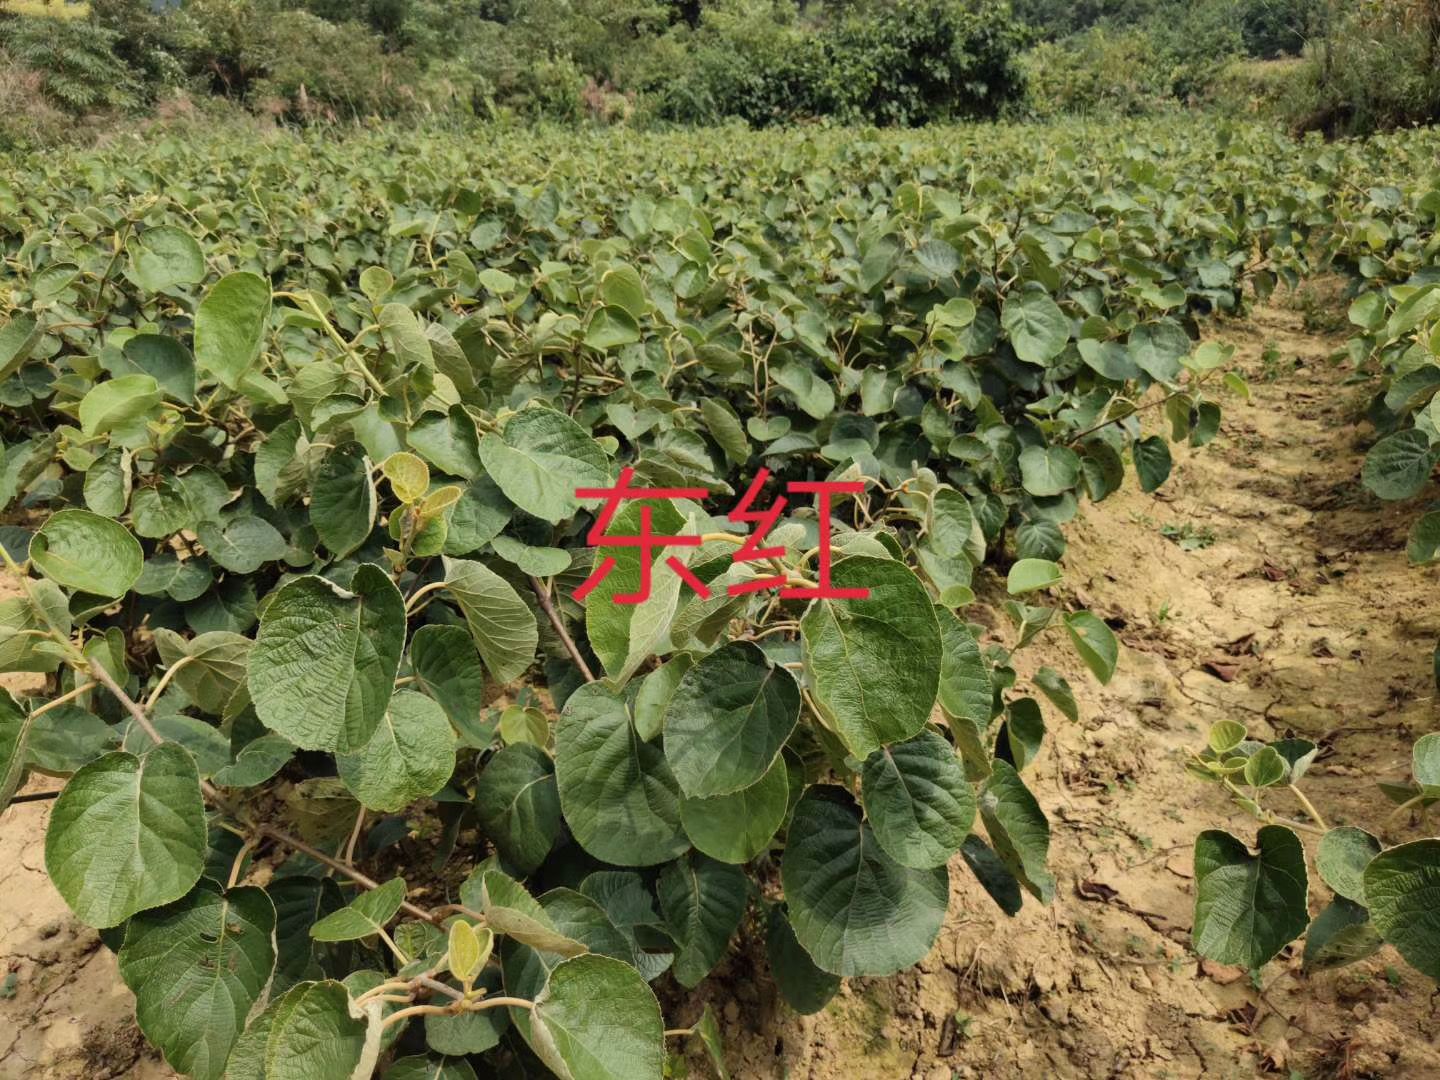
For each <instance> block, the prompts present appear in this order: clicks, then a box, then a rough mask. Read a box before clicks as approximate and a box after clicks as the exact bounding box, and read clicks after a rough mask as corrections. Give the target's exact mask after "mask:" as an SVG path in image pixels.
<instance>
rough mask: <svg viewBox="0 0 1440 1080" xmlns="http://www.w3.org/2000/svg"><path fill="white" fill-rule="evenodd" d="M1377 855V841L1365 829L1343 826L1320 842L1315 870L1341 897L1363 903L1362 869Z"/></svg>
mask: <svg viewBox="0 0 1440 1080" xmlns="http://www.w3.org/2000/svg"><path fill="white" fill-rule="evenodd" d="M1379 854H1380V841H1379V840H1377V839H1375V837H1373V836H1371V835H1370V834H1369V833H1368V832H1366V831H1365V830H1364V829H1357V828H1355V827H1354V826H1353V825H1343V826H1341V827H1340V828H1338V829H1331V830H1330V831H1329V832H1327V833H1326V834H1325V835H1324V836H1322V837H1321V838H1320V846H1319V847H1318V848H1317V849H1316V851H1315V868H1316V869H1317V870H1319V871H1320V876H1321V877H1322V878H1323V879H1324V880H1325V884H1326V885H1329V886H1330V888H1332V889H1334V890H1335V892H1336V893H1338V894H1339V895H1340V896H1343V897H1345V898H1346V899H1347V900H1353V901H1354V902H1355V903H1357V904H1361V905H1363V904H1364V903H1365V867H1367V866H1369V865H1370V860H1371V859H1373V858H1375V856H1376V855H1379Z"/></svg>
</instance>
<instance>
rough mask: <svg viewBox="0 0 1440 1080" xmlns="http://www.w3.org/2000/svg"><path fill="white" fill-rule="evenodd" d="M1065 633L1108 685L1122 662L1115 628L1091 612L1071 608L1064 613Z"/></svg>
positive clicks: (1076, 649) (1082, 656)
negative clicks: (1066, 613) (1068, 611)
mask: <svg viewBox="0 0 1440 1080" xmlns="http://www.w3.org/2000/svg"><path fill="white" fill-rule="evenodd" d="M1065 632H1066V633H1067V634H1069V635H1070V644H1071V645H1074V646H1075V651H1076V652H1077V653H1079V654H1080V659H1081V660H1084V661H1085V666H1086V667H1088V668H1089V669H1090V673H1091V674H1092V675H1094V676H1095V678H1097V679H1099V680H1100V683H1101V685H1102V686H1103V685H1106V684H1108V683H1109V682H1110V679H1111V678H1112V677H1113V676H1114V674H1115V665H1116V664H1117V663H1119V661H1120V642H1119V641H1118V640H1117V639H1116V637H1115V633H1114V631H1112V630H1111V629H1110V627H1108V626H1106V625H1105V623H1104V622H1102V621H1101V620H1100V619H1098V618H1097V617H1096V616H1094V615H1092V614H1090V612H1088V611H1072V612H1071V613H1070V614H1068V615H1066V616H1065Z"/></svg>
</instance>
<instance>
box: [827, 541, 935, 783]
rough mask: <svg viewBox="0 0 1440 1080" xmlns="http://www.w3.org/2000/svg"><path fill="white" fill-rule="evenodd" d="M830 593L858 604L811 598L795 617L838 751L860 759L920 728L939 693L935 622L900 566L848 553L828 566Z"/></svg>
mask: <svg viewBox="0 0 1440 1080" xmlns="http://www.w3.org/2000/svg"><path fill="white" fill-rule="evenodd" d="M832 583H833V584H834V586H835V587H836V588H841V589H844V588H868V589H869V590H870V595H869V597H868V599H865V600H816V601H814V602H813V603H812V604H811V605H810V609H809V610H808V611H807V612H806V613H805V615H804V617H803V618H802V619H801V620H800V630H801V634H802V636H803V638H804V641H805V657H806V664H807V667H808V669H809V674H810V677H811V679H812V680H813V681H814V695H815V699H816V700H817V701H818V702H819V704H820V706H821V707H822V708H823V709H825V710H826V712H827V713H828V714H829V716H828V718H829V719H831V720H833V722H834V724H835V728H836V730H837V731H838V733H839V735H840V737H841V738H842V739H843V740H844V741H845V745H846V747H847V748H848V749H849V750H850V752H851V753H852V754H854V755H855V756H857V757H867V756H869V755H870V754H871V753H872V752H873V751H875V750H876V749H878V748H879V747H880V746H881V745H883V744H885V743H889V742H898V741H900V740H903V739H908V738H909V737H910V736H911V735H914V734H916V733H917V732H918V731H919V730H920V729H921V728H922V727H924V726H925V723H926V721H927V720H929V719H930V710H931V709H932V708H934V705H935V695H936V692H937V690H938V688H939V676H940V664H941V653H942V649H941V643H940V624H939V623H938V622H937V621H936V616H935V609H934V606H933V605H932V604H931V602H930V598H929V596H927V595H926V593H925V587H924V586H923V585H921V584H920V579H919V578H917V577H916V576H915V574H914V573H913V572H911V571H910V570H909V569H908V568H907V567H906V566H905V565H904V564H902V563H899V562H895V561H893V560H891V559H881V558H875V557H873V556H868V555H854V556H851V557H850V558H847V559H841V560H840V561H839V562H837V563H836V564H835V565H834V567H833V574H832Z"/></svg>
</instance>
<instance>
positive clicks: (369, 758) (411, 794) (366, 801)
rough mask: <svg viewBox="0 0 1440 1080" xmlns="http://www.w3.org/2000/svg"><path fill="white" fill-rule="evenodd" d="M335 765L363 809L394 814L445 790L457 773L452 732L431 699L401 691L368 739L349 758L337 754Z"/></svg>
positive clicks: (394, 697)
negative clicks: (416, 801) (452, 774)
mask: <svg viewBox="0 0 1440 1080" xmlns="http://www.w3.org/2000/svg"><path fill="white" fill-rule="evenodd" d="M335 765H336V768H337V769H338V770H339V773H340V779H341V780H343V781H344V782H345V786H346V787H347V788H349V789H350V792H351V793H352V794H353V795H354V796H355V798H357V799H359V800H360V802H361V804H362V805H364V806H367V807H369V808H370V809H371V810H379V811H381V812H382V813H391V814H393V813H395V812H396V811H399V810H403V809H405V807H407V806H409V805H410V804H411V803H412V802H414V801H415V800H416V799H423V798H427V797H428V796H431V795H434V794H435V793H436V792H437V791H439V790H440V789H441V788H442V787H444V786H445V784H446V782H447V781H448V780H449V779H450V774H451V773H452V772H454V771H455V732H454V731H453V730H451V727H450V721H449V720H447V719H446V718H445V710H444V709H442V708H440V706H439V705H437V704H436V703H435V702H434V701H432V700H431V699H430V698H428V697H426V696H425V695H424V694H417V693H415V692H414V691H412V690H401V691H399V692H398V693H396V694H395V695H394V696H393V697H392V698H391V699H390V705H389V707H388V708H387V709H386V710H385V714H384V716H383V718H382V719H381V721H380V725H379V726H378V727H377V728H376V729H375V734H373V735H371V736H370V741H369V742H367V743H366V744H365V745H364V746H363V747H361V748H360V749H359V750H357V751H356V752H354V753H353V754H337V755H336V756H335Z"/></svg>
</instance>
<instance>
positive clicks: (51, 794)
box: [10, 790, 60, 806]
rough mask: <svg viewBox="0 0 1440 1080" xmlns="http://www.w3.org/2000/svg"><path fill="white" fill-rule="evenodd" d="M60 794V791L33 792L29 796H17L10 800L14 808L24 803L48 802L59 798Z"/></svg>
mask: <svg viewBox="0 0 1440 1080" xmlns="http://www.w3.org/2000/svg"><path fill="white" fill-rule="evenodd" d="M59 794H60V791H59V790H56V791H32V792H30V794H28V795H16V796H15V797H14V798H13V799H11V800H10V805H11V806H14V805H15V804H16V803H22V802H44V801H46V800H47V799H54V798H57V797H58V796H59Z"/></svg>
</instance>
